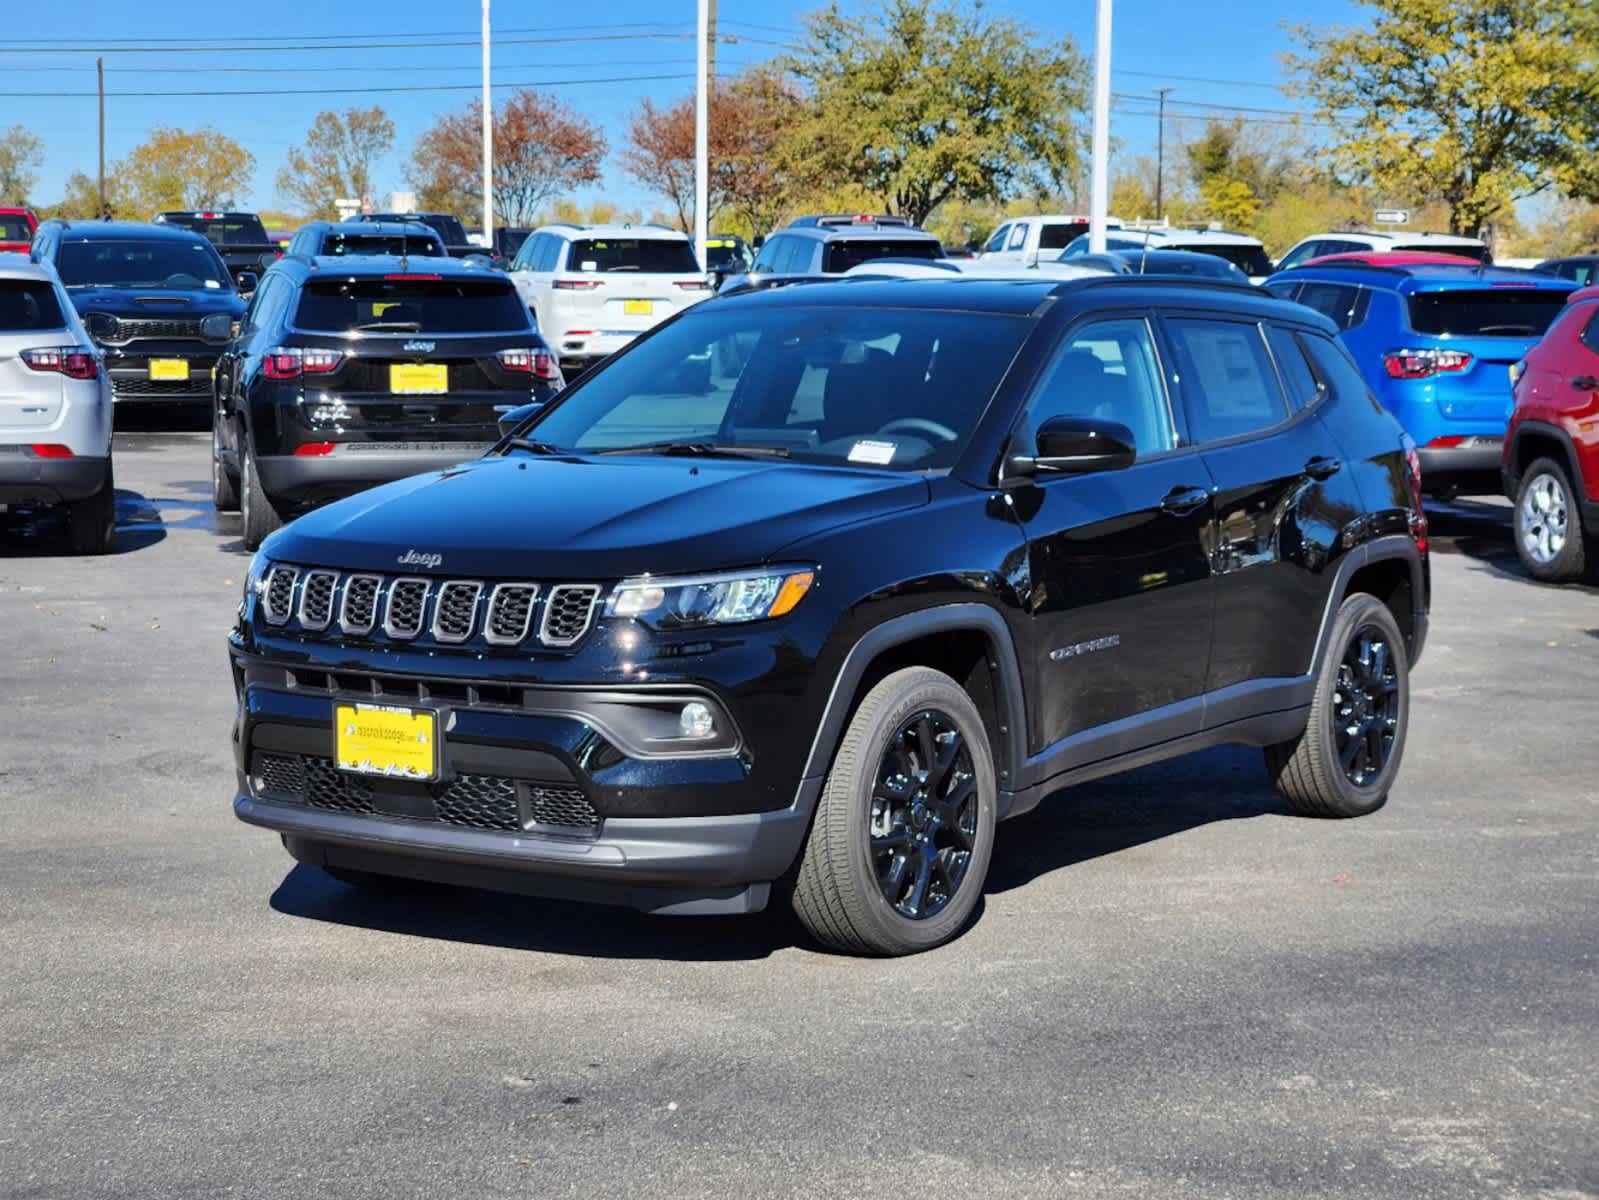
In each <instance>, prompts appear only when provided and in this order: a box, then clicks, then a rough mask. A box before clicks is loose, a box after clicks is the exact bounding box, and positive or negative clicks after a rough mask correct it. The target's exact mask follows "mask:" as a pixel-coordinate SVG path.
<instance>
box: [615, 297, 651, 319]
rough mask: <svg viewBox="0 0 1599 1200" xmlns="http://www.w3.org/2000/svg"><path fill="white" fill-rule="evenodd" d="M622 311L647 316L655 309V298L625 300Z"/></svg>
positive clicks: (632, 314)
mask: <svg viewBox="0 0 1599 1200" xmlns="http://www.w3.org/2000/svg"><path fill="white" fill-rule="evenodd" d="M622 311H623V312H625V313H626V314H627V315H628V316H630V317H647V316H649V315H650V314H652V313H653V312H654V311H655V301H653V300H624V301H622Z"/></svg>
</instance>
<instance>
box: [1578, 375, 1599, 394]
mask: <svg viewBox="0 0 1599 1200" xmlns="http://www.w3.org/2000/svg"><path fill="white" fill-rule="evenodd" d="M1571 386H1572V387H1574V388H1577V389H1578V390H1579V391H1584V392H1591V391H1594V390H1595V389H1599V379H1595V378H1594V377H1593V376H1592V375H1578V376H1577V377H1576V378H1575V379H1573V380H1572V381H1571Z"/></svg>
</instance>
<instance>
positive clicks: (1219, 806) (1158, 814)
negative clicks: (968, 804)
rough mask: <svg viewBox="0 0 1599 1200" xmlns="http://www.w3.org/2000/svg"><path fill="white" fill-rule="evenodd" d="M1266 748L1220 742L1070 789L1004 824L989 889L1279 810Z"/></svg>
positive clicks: (1281, 812) (1282, 812)
mask: <svg viewBox="0 0 1599 1200" xmlns="http://www.w3.org/2000/svg"><path fill="white" fill-rule="evenodd" d="M1287 812H1288V808H1287V806H1286V805H1285V804H1284V803H1283V802H1282V800H1281V799H1280V798H1279V797H1278V796H1277V793H1276V791H1275V790H1274V789H1273V788H1272V785H1271V780H1270V779H1269V778H1268V777H1267V775H1266V765H1265V761H1264V758H1263V756H1262V754H1261V752H1260V750H1259V749H1257V748H1256V747H1253V746H1218V747H1216V748H1215V749H1211V750H1205V751H1201V752H1199V753H1196V754H1189V755H1185V756H1184V757H1182V758H1175V759H1172V760H1170V761H1169V762H1163V763H1156V764H1155V765H1154V766H1149V767H1141V768H1139V769H1138V770H1136V771H1129V772H1127V773H1126V774H1124V775H1113V776H1111V777H1109V778H1107V779H1101V780H1096V781H1095V782H1093V783H1085V784H1082V785H1081V786H1079V787H1075V788H1068V789H1065V790H1063V791H1061V792H1057V793H1056V794H1055V795H1053V796H1050V797H1049V798H1048V799H1046V800H1045V801H1044V802H1043V803H1042V804H1040V805H1039V806H1038V807H1037V808H1035V809H1034V810H1033V811H1032V812H1030V813H1027V814H1026V815H1024V816H1020V817H1017V818H1016V819H1015V820H1012V821H1006V822H1005V823H1004V824H1002V825H1001V826H1000V827H999V840H998V842H997V843H996V845H995V847H994V859H993V862H992V863H991V864H990V866H989V868H988V886H987V888H986V889H985V890H986V891H987V892H989V893H990V894H993V893H997V892H1008V891H1010V890H1011V889H1012V888H1018V887H1023V886H1025V885H1026V884H1029V883H1031V882H1032V881H1033V880H1035V879H1037V878H1038V877H1039V876H1041V875H1047V874H1049V873H1050V872H1052V871H1058V870H1060V869H1061V868H1063V867H1070V866H1072V865H1074V864H1076V863H1080V862H1086V861H1087V860H1088V859H1091V858H1102V857H1104V856H1105V855H1107V854H1117V853H1120V852H1121V851H1123V850H1128V849H1131V848H1132V847H1134V846H1142V845H1145V844H1146V843H1149V842H1154V841H1159V840H1160V839H1161V838H1165V837H1171V836H1172V835H1173V834H1178V833H1182V832H1184V831H1185V830H1189V829H1193V828H1196V827H1197V826H1200V825H1208V824H1210V823H1211V822H1213V821H1239V820H1245V819H1247V818H1250V817H1262V816H1280V815H1285V814H1286V813H1287Z"/></svg>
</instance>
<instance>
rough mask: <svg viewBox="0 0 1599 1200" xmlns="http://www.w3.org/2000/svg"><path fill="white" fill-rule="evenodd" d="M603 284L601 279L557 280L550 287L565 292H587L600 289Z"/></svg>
mask: <svg viewBox="0 0 1599 1200" xmlns="http://www.w3.org/2000/svg"><path fill="white" fill-rule="evenodd" d="M602 282H603V281H602V280H599V279H557V280H555V282H553V283H552V284H550V286H551V287H553V288H559V289H560V290H561V291H563V292H586V291H589V290H591V289H593V288H597V287H599V286H600V284H601V283H602Z"/></svg>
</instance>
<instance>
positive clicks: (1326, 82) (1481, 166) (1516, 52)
mask: <svg viewBox="0 0 1599 1200" xmlns="http://www.w3.org/2000/svg"><path fill="white" fill-rule="evenodd" d="M1361 2H1362V3H1363V4H1365V5H1366V6H1367V7H1368V8H1370V9H1372V10H1373V12H1372V20H1371V23H1370V25H1369V27H1366V28H1359V29H1347V28H1330V29H1312V28H1309V27H1304V26H1301V27H1297V28H1295V29H1294V30H1293V31H1292V33H1293V36H1294V38H1295V40H1296V41H1297V42H1298V43H1299V45H1300V47H1301V48H1302V50H1303V53H1301V54H1297V55H1295V54H1290V55H1288V56H1287V65H1288V66H1289V68H1290V70H1292V71H1293V72H1294V73H1295V74H1296V75H1297V77H1298V78H1297V81H1296V84H1295V90H1296V91H1297V92H1298V93H1299V94H1301V95H1304V96H1307V97H1309V98H1310V99H1312V100H1313V101H1315V103H1316V105H1317V107H1318V108H1319V109H1320V112H1321V116H1322V118H1323V119H1325V120H1327V121H1331V122H1336V123H1338V124H1340V125H1341V126H1342V127H1343V129H1344V131H1345V132H1342V133H1340V134H1339V136H1338V137H1337V139H1336V140H1335V141H1334V142H1333V144H1332V147H1331V149H1332V151H1333V155H1334V162H1335V165H1336V166H1337V167H1338V168H1339V169H1340V170H1341V171H1344V172H1346V173H1348V174H1349V175H1351V176H1353V177H1354V178H1356V179H1358V180H1362V181H1366V182H1369V183H1370V184H1372V185H1373V187H1374V188H1375V189H1376V190H1377V191H1378V192H1379V193H1382V194H1385V195H1395V194H1400V195H1404V194H1408V195H1413V194H1415V193H1416V192H1418V191H1420V192H1422V193H1424V194H1425V195H1426V196H1429V197H1433V196H1435V197H1437V198H1438V199H1440V200H1442V201H1443V202H1444V203H1445V204H1446V205H1448V209H1449V227H1450V229H1451V231H1452V232H1455V233H1467V234H1477V233H1480V232H1481V231H1482V229H1483V227H1484V225H1486V224H1487V223H1488V222H1489V221H1490V220H1492V219H1493V218H1494V217H1495V215H1496V214H1500V213H1503V212H1505V211H1506V210H1507V209H1508V208H1509V207H1510V205H1512V204H1513V203H1514V202H1515V201H1517V200H1519V199H1522V198H1524V197H1527V196H1531V195H1534V194H1536V193H1538V192H1541V191H1543V190H1544V189H1545V188H1549V187H1558V188H1560V189H1562V190H1564V191H1566V192H1568V193H1570V194H1572V195H1575V196H1579V197H1583V198H1599V165H1596V154H1599V104H1596V103H1595V97H1596V96H1599V5H1596V4H1594V3H1593V0H1361Z"/></svg>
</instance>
